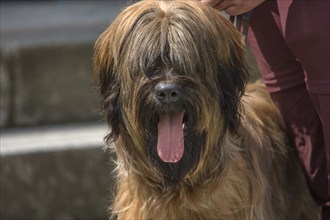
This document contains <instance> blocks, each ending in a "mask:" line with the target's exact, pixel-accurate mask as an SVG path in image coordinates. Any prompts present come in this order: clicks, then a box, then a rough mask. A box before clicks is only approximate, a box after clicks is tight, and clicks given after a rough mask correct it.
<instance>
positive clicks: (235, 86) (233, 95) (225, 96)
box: [217, 61, 248, 133]
mask: <svg viewBox="0 0 330 220" xmlns="http://www.w3.org/2000/svg"><path fill="white" fill-rule="evenodd" d="M244 62H245V61H236V62H235V64H233V66H226V65H225V66H219V69H218V71H219V74H217V76H218V85H219V93H220V94H219V98H220V105H221V106H220V109H221V110H222V114H223V115H224V118H225V119H226V127H227V128H228V129H229V131H230V132H232V133H235V131H237V129H238V125H239V120H240V110H239V109H240V106H241V101H240V100H241V97H242V95H243V94H244V90H245V85H246V82H247V78H248V71H247V67H246V64H245V63H244Z"/></svg>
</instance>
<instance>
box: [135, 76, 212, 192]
mask: <svg viewBox="0 0 330 220" xmlns="http://www.w3.org/2000/svg"><path fill="white" fill-rule="evenodd" d="M159 87H161V88H159ZM204 89H205V88H204ZM202 91H203V88H202V87H201V84H200V83H198V82H196V81H195V80H194V79H193V78H191V77H188V76H182V75H179V74H175V73H173V72H171V71H169V72H167V73H166V74H164V75H161V76H157V77H156V78H155V77H154V78H151V79H150V80H147V81H146V83H145V84H143V85H142V86H141V87H139V89H138V99H137V106H138V107H137V111H138V112H137V117H138V119H139V124H141V125H142V126H141V127H143V128H144V129H145V144H146V151H147V155H148V158H149V159H150V161H151V163H152V164H153V165H154V166H155V167H156V168H157V170H158V171H159V172H160V173H161V175H162V176H163V179H164V184H165V185H166V186H174V185H176V184H177V183H179V182H180V180H181V179H182V178H183V177H184V176H186V174H187V173H188V172H189V171H192V170H193V169H194V168H195V167H196V166H197V163H198V161H199V158H200V155H201V153H202V151H203V146H204V144H205V137H206V134H205V131H199V130H198V129H197V128H198V122H199V121H200V118H199V116H200V115H201V111H202V108H204V107H203V106H202V105H201V103H203V101H202V100H198V99H199V97H201V96H200V94H201V93H202ZM178 115H181V116H180V117H179V116H178ZM164 118H167V119H164ZM164 120H165V121H168V122H163V121H164ZM174 120H179V121H176V122H174ZM166 123H168V124H167V125H161V124H166ZM174 124H176V125H174ZM162 127H165V128H162ZM161 130H168V131H161ZM171 130H172V131H171ZM163 133H165V134H166V135H168V136H166V135H165V136H166V137H161V136H163ZM170 133H172V134H170ZM174 133H175V134H174ZM178 133H182V136H180V135H179V140H177V139H176V138H175V137H173V136H177V135H178ZM172 139H173V140H172ZM162 142H166V143H162ZM179 142H180V143H179ZM164 145H166V146H164ZM170 145H171V146H170ZM176 145H182V146H181V147H178V146H176ZM164 148H165V149H164ZM166 148H167V149H166ZM169 148H172V151H174V152H170V153H167V155H166V153H164V152H163V153H162V152H161V151H162V150H164V151H166V150H167V151H170V149H169ZM179 148H180V149H179ZM162 154H165V155H162Z"/></svg>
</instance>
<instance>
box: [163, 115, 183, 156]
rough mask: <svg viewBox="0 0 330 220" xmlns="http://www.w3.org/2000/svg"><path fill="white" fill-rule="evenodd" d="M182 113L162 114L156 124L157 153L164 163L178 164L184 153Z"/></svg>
mask: <svg viewBox="0 0 330 220" xmlns="http://www.w3.org/2000/svg"><path fill="white" fill-rule="evenodd" d="M183 115H184V112H180V113H175V114H164V115H162V116H160V119H159V123H158V140H157V152H158V156H159V157H160V159H162V160H163V161H164V162H169V163H176V162H178V161H179V160H180V159H181V158H182V155H183V152H184V139H183V128H182V121H183Z"/></svg>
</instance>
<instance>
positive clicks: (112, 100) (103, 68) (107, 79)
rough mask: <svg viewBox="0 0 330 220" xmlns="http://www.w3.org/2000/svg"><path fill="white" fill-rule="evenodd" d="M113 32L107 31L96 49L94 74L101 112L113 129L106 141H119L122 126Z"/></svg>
mask: <svg viewBox="0 0 330 220" xmlns="http://www.w3.org/2000/svg"><path fill="white" fill-rule="evenodd" d="M112 31H113V30H111V29H108V30H106V31H105V32H104V33H103V34H102V35H101V36H100V37H99V39H98V40H97V41H96V43H95V47H94V74H95V76H96V77H97V78H98V79H97V81H98V87H99V88H98V89H99V91H100V95H101V102H102V105H101V110H102V113H103V114H104V116H105V117H106V120H107V122H108V124H109V127H110V128H111V131H110V133H109V134H108V135H107V136H106V141H115V140H117V138H118V136H119V134H120V129H121V126H122V115H121V108H122V107H121V103H120V99H119V96H120V89H121V88H120V79H119V77H118V74H117V71H116V67H115V64H114V63H115V61H114V55H113V51H112V45H111V40H112V39H111V38H112V37H111V36H112V33H111V32H112Z"/></svg>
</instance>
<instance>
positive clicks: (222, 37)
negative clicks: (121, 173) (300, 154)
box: [94, 0, 248, 184]
mask: <svg viewBox="0 0 330 220" xmlns="http://www.w3.org/2000/svg"><path fill="white" fill-rule="evenodd" d="M94 67H95V72H96V74H97V75H98V77H99V79H100V92H101V96H102V98H103V111H104V114H105V116H106V118H107V121H108V124H109V126H110V127H111V132H110V134H109V135H108V136H107V141H116V140H117V142H118V143H119V142H120V143H121V144H118V145H120V147H119V146H117V149H116V150H117V153H118V154H119V155H118V157H120V159H121V160H123V161H126V162H127V163H130V165H131V166H141V167H148V166H149V167H151V166H152V167H156V168H157V169H156V170H157V171H159V174H160V176H162V177H163V180H164V181H165V183H166V184H176V183H178V182H179V181H180V180H181V179H182V178H183V177H184V176H186V174H187V173H188V172H189V171H191V170H193V169H194V168H195V167H196V166H197V165H198V162H199V160H200V158H201V157H203V158H204V160H207V157H208V156H210V155H211V154H212V151H213V150H211V148H213V147H215V146H214V145H215V144H216V143H218V141H219V138H221V136H222V135H223V134H224V133H226V132H230V133H234V132H235V131H236V129H237V126H238V123H239V103H240V97H241V95H242V93H243V90H244V86H245V83H246V81H247V77H248V73H247V67H246V62H245V58H244V48H243V45H242V42H241V36H240V34H239V33H238V32H237V31H236V30H235V28H233V26H232V24H231V23H230V22H229V21H227V20H226V19H225V18H224V17H222V15H220V13H219V12H217V11H216V10H214V9H212V8H210V7H208V6H205V5H203V4H201V3H200V2H198V1H187V0H178V1H150V0H149V1H141V2H138V3H136V4H134V5H132V6H130V7H128V8H126V9H125V10H124V11H123V12H121V13H120V14H119V16H118V17H117V18H116V19H115V21H114V22H113V24H112V25H111V26H110V27H109V28H108V29H107V30H106V31H105V32H104V33H103V34H102V35H101V36H100V38H99V39H98V41H97V42H96V46H95V58H94ZM118 148H120V149H118ZM125 157H126V158H129V159H125ZM142 164H143V165H142ZM146 170H147V169H145V172H147V171H146Z"/></svg>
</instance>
